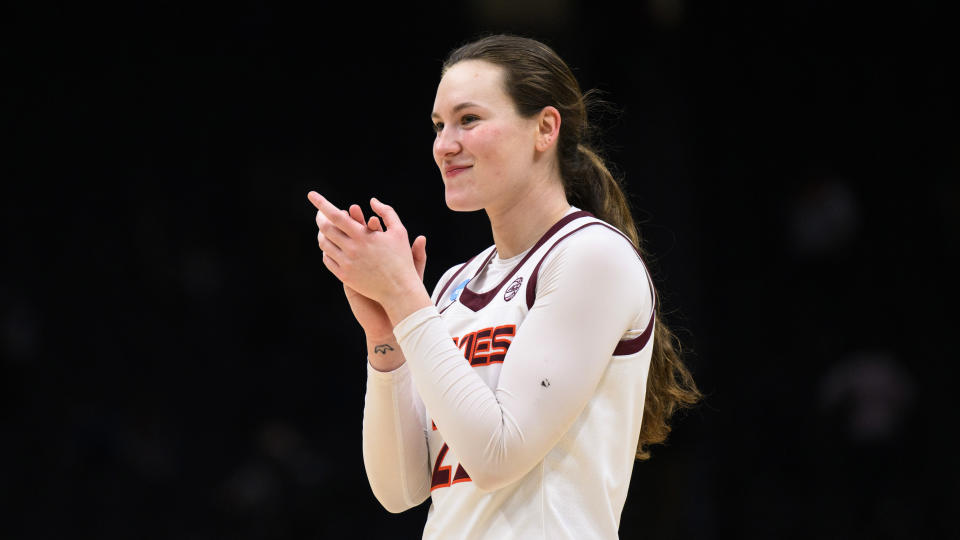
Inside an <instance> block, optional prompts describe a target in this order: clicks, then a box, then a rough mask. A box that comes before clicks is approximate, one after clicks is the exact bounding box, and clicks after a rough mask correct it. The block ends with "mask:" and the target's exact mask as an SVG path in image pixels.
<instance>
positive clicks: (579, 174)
mask: <svg viewBox="0 0 960 540" xmlns="http://www.w3.org/2000/svg"><path fill="white" fill-rule="evenodd" d="M464 60H484V61H487V62H490V63H492V64H494V65H497V66H500V67H501V68H503V71H504V85H505V90H506V92H507V95H509V96H510V97H511V98H512V99H513V102H514V104H515V106H516V108H517V112H518V113H519V114H520V115H521V116H524V117H531V116H534V115H536V114H538V113H539V112H540V111H542V110H543V108H544V107H547V106H553V107H556V108H557V110H558V111H559V112H560V118H561V120H562V121H561V123H560V135H559V140H558V143H557V157H558V160H559V165H560V175H561V177H562V179H563V184H564V190H565V191H566V194H567V199H568V200H569V201H570V203H571V204H573V205H575V206H577V207H579V208H582V209H584V210H587V211H589V212H591V213H592V214H593V215H595V216H596V217H598V218H600V219H602V220H603V221H606V222H607V223H610V224H611V225H613V226H615V227H617V228H618V229H619V230H621V231H622V232H623V233H624V234H626V235H627V236H628V237H629V238H630V241H631V242H632V243H633V245H634V247H636V248H637V250H638V251H640V252H641V253H642V248H641V241H640V234H639V232H638V231H637V227H636V224H635V223H634V220H633V216H632V214H631V213H630V206H629V204H628V202H627V198H626V196H625V195H624V193H623V190H622V188H621V187H620V183H619V182H618V181H617V179H616V178H614V176H613V174H611V172H610V170H609V169H608V168H607V166H606V164H605V163H604V160H603V158H602V157H601V155H600V154H599V153H598V152H597V151H595V150H594V149H593V148H591V145H590V144H589V139H590V137H591V135H592V130H591V126H590V123H589V122H588V120H587V105H588V101H589V100H590V99H591V94H590V93H588V94H587V95H584V94H583V92H581V90H580V84H579V83H578V82H577V79H576V78H575V77H574V76H573V73H572V72H571V71H570V68H569V67H568V66H567V64H566V63H565V62H564V61H563V60H562V59H561V58H560V57H559V56H558V55H557V53H555V52H554V51H553V49H551V48H550V47H548V46H547V45H545V44H543V43H541V42H539V41H536V40H534V39H530V38H524V37H519V36H511V35H503V34H500V35H492V36H487V37H484V38H482V39H479V40H477V41H474V42H471V43H468V44H466V45H464V46H462V47H460V48H458V49H456V50H454V51H453V52H451V53H450V55H449V56H448V57H447V59H446V61H444V63H443V73H446V71H447V70H448V69H450V68H451V67H452V66H453V65H454V64H457V63H458V62H462V61H464ZM655 309H656V313H655V315H654V337H653V357H652V359H651V361H650V372H649V374H648V380H647V394H646V401H645V403H644V407H643V421H642V424H641V428H640V442H639V445H638V446H637V459H647V458H649V457H650V451H649V449H648V446H649V445H652V444H657V443H661V442H663V441H665V440H666V438H667V435H668V434H669V433H670V425H669V420H670V417H671V416H672V415H673V413H674V412H676V410H677V409H679V408H688V407H691V406H693V405H694V404H695V403H697V402H698V401H700V399H701V398H702V395H701V394H700V391H699V390H698V389H697V386H696V384H695V383H694V381H693V377H692V376H691V375H690V371H689V370H687V367H686V366H685V365H684V363H683V360H682V358H681V354H680V353H681V347H680V341H679V340H678V339H677V337H676V336H675V335H674V333H673V332H671V331H670V329H669V328H667V325H666V324H664V323H663V321H662V320H661V318H660V302H659V301H658V302H657V303H656V308H655Z"/></svg>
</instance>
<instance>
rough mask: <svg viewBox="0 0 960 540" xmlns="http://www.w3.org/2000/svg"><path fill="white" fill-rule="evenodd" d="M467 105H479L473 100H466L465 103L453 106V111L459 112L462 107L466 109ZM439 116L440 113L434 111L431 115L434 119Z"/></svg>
mask: <svg viewBox="0 0 960 540" xmlns="http://www.w3.org/2000/svg"><path fill="white" fill-rule="evenodd" d="M467 107H479V105H477V104H476V103H473V102H472V101H464V102H463V103H458V104H457V105H455V106H454V107H453V112H457V111H459V110H460V109H466V108H467ZM438 116H440V115H439V114H437V113H436V112H434V113H433V114H431V115H430V118H431V119H433V118H436V117H438Z"/></svg>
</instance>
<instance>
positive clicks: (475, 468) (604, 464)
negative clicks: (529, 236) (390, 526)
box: [363, 208, 654, 539]
mask: <svg viewBox="0 0 960 540" xmlns="http://www.w3.org/2000/svg"><path fill="white" fill-rule="evenodd" d="M433 300H434V303H435V306H431V307H428V308H424V309H421V310H419V311H417V312H415V313H413V314H411V315H410V316H408V317H407V318H406V319H404V320H403V321H401V322H400V323H399V324H397V326H396V327H395V328H394V334H395V335H396V337H397V340H398V343H399V344H400V347H401V349H402V350H403V354H404V356H405V357H406V363H404V364H403V365H402V366H401V367H399V368H397V369H396V370H394V371H392V372H388V373H383V372H378V371H376V370H374V369H373V368H372V367H369V368H368V383H367V394H366V401H365V408H364V423H363V439H364V444H363V449H364V463H365V466H366V469H367V476H368V479H369V481H370V485H371V488H372V489H373V492H374V494H375V495H376V497H377V498H378V500H380V502H381V503H382V504H383V505H384V507H386V508H387V509H388V510H390V511H392V512H399V511H403V510H406V509H408V508H410V507H413V506H416V505H418V504H420V503H421V502H423V501H424V499H426V497H427V496H431V497H432V499H433V500H432V504H431V508H430V512H429V516H428V519H427V524H426V526H425V528H424V538H498V539H499V538H551V539H552V538H577V539H583V538H616V535H617V528H618V526H619V520H620V512H621V511H622V509H623V504H624V501H625V499H626V493H627V488H628V486H629V481H630V475H631V472H632V467H633V462H634V457H635V453H636V446H637V441H638V437H639V432H640V422H641V419H642V417H643V401H644V397H645V390H646V380H647V371H648V368H649V363H650V356H651V351H652V348H653V346H652V344H653V339H652V334H653V308H654V305H653V304H654V298H653V293H652V288H651V286H650V284H649V279H648V275H647V271H646V268H645V267H644V265H643V262H642V261H641V260H640V258H639V256H638V254H637V252H636V251H635V250H634V248H633V246H632V245H631V244H630V242H629V240H627V239H626V238H625V237H624V236H623V235H622V234H621V233H619V232H618V231H616V230H615V229H613V228H612V227H610V226H609V225H606V224H604V223H603V222H601V221H599V220H597V219H596V218H594V217H592V216H590V215H589V214H587V213H585V212H580V211H578V210H577V209H576V208H572V209H571V211H570V213H568V214H567V216H566V217H565V218H564V219H563V220H561V221H560V222H559V223H558V224H557V225H555V226H554V227H553V228H552V229H551V230H550V231H548V232H547V233H546V234H544V236H543V237H542V238H541V240H540V241H539V242H538V243H537V244H536V245H534V246H533V247H532V248H530V249H529V250H527V251H525V252H524V253H521V254H519V255H517V256H515V257H511V258H509V259H500V258H499V257H498V256H497V255H496V252H495V248H494V247H492V246H491V247H490V248H487V249H486V250H484V251H483V252H481V253H480V254H479V255H478V256H476V257H474V258H473V259H471V260H470V261H468V262H467V263H465V264H463V265H458V266H456V267H454V268H451V269H449V270H448V271H447V272H446V273H445V274H444V276H443V277H442V278H441V280H440V282H439V284H438V286H437V287H436V288H435V290H434V293H433Z"/></svg>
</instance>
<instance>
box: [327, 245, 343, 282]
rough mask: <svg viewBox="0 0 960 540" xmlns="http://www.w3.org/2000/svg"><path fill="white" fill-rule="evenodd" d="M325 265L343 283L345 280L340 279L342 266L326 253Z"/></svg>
mask: <svg viewBox="0 0 960 540" xmlns="http://www.w3.org/2000/svg"><path fill="white" fill-rule="evenodd" d="M323 265H324V266H326V267H327V270H329V271H330V273H331V274H333V275H334V276H336V278H337V279H339V280H340V282H341V283H342V282H343V278H342V277H340V265H339V264H338V263H337V261H336V260H334V259H333V257H331V256H330V255H329V254H327V253H326V252H324V253H323Z"/></svg>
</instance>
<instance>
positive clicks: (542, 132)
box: [536, 106, 560, 152]
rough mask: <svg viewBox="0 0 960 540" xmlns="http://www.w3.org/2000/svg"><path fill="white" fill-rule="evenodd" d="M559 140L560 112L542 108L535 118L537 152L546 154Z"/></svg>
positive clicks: (550, 108) (549, 107) (548, 107)
mask: <svg viewBox="0 0 960 540" xmlns="http://www.w3.org/2000/svg"><path fill="white" fill-rule="evenodd" d="M559 138H560V111H558V110H557V109H556V107H552V106H547V107H544V108H543V110H542V111H540V114H539V115H538V116H537V145H536V146H537V150H538V151H540V152H546V151H547V150H549V149H550V148H553V147H554V146H556V144H557V140H558V139H559Z"/></svg>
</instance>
